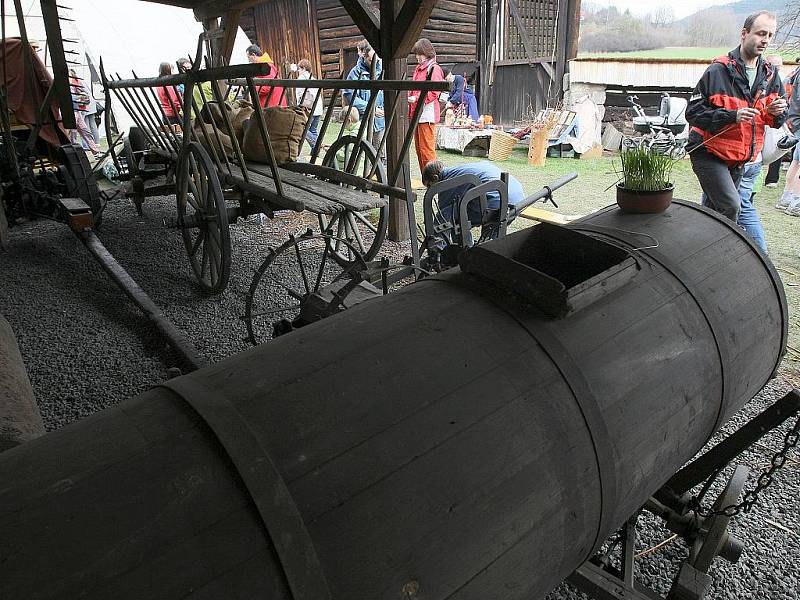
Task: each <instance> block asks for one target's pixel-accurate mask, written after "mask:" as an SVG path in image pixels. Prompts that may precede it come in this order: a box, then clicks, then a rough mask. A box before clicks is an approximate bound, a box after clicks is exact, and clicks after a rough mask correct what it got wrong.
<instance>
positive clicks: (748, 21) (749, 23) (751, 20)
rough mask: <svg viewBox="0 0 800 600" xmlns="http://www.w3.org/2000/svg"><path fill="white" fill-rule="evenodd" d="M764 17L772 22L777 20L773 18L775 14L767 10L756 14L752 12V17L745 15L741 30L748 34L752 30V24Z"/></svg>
mask: <svg viewBox="0 0 800 600" xmlns="http://www.w3.org/2000/svg"><path fill="white" fill-rule="evenodd" d="M764 15H766V16H768V17H769V18H770V19H772V20H773V21H777V20H778V17H776V16H775V13H772V12H769V11H768V10H760V11H758V12H754V13H753V14H752V15H747V18H746V19H745V20H744V25H742V29H744V30H745V31H747V32H748V33H749V32H750V30H751V29H752V28H753V23H755V22H756V19H757V18H758V17H761V16H764Z"/></svg>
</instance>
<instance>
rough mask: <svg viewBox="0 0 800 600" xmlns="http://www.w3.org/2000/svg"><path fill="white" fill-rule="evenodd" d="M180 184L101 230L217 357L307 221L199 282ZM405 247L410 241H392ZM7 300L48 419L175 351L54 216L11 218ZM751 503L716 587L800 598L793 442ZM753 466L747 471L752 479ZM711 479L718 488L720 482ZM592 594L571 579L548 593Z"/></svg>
mask: <svg viewBox="0 0 800 600" xmlns="http://www.w3.org/2000/svg"><path fill="white" fill-rule="evenodd" d="M174 215H175V206H174V197H170V198H151V199H149V200H148V202H147V203H146V204H145V216H144V217H138V216H137V215H136V213H135V211H134V210H133V208H132V207H131V206H130V205H129V204H128V203H127V202H126V201H124V200H123V201H114V202H112V203H111V204H109V206H108V207H107V209H106V213H105V216H104V224H103V228H102V231H101V232H100V236H101V238H102V240H103V241H104V243H105V244H106V246H107V247H108V249H109V251H110V252H111V253H112V254H113V255H114V256H115V257H116V258H117V260H118V261H119V262H120V263H121V264H122V265H123V266H124V267H125V269H127V270H128V272H129V273H130V274H131V276H133V278H134V279H135V280H136V281H137V282H138V283H139V285H141V287H142V288H143V289H144V290H145V291H146V292H147V293H148V294H149V295H150V296H151V298H152V299H153V300H154V301H155V302H156V304H158V305H159V306H160V307H161V308H162V310H163V311H164V313H165V314H166V315H167V317H168V318H170V319H171V320H172V321H173V323H175V325H176V326H178V327H179V328H180V329H182V330H183V331H185V332H186V333H187V334H188V336H189V338H190V339H192V340H193V341H194V343H195V344H196V346H197V348H198V350H199V352H200V354H201V356H202V357H203V358H204V359H205V360H207V361H209V362H214V361H217V360H219V359H221V358H224V357H227V356H230V355H231V354H234V353H237V352H240V351H242V350H244V349H246V348H247V347H248V344H247V343H246V342H245V341H244V338H245V336H246V330H245V327H244V323H243V322H242V321H241V320H240V319H239V317H240V316H241V315H243V314H244V303H245V293H246V292H247V289H248V288H249V285H250V281H251V278H252V276H253V272H254V270H255V269H256V268H257V267H258V265H259V264H260V263H261V262H262V261H263V260H264V258H265V256H266V254H267V252H268V248H269V247H270V246H273V247H275V246H278V245H279V244H280V243H282V242H283V241H285V240H286V235H287V234H288V233H289V232H295V231H302V230H304V229H305V222H304V218H305V217H303V216H299V215H296V214H294V213H287V214H283V215H278V216H277V218H276V219H275V220H273V221H269V220H267V221H265V222H264V224H263V225H261V224H259V223H258V221H256V220H255V219H254V218H253V217H251V218H250V220H248V221H240V222H239V223H237V224H235V225H233V226H232V227H231V239H232V246H233V267H232V273H231V280H230V284H229V287H228V290H227V291H226V292H225V293H224V294H222V295H219V296H213V297H204V296H201V295H199V294H198V292H197V287H196V285H195V283H194V276H193V274H192V273H191V270H190V268H189V265H188V260H187V259H186V255H185V251H184V248H183V244H182V241H181V238H180V234H179V233H178V232H177V231H175V230H171V229H168V228H167V227H166V226H165V225H164V221H165V220H166V221H169V220H170V219H172V218H174ZM387 245H388V246H387V247H388V248H389V250H390V252H391V253H393V254H395V255H396V256H401V255H402V254H403V253H404V252H405V251H406V249H405V248H404V247H401V246H398V245H392V244H389V243H387ZM0 281H2V285H0V313H3V314H4V316H5V317H6V318H7V319H8V321H9V323H10V324H11V326H12V327H13V328H14V330H15V332H16V334H17V339H18V342H19V346H20V349H21V351H22V355H23V357H24V359H25V361H26V364H27V367H28V372H29V374H30V378H31V383H32V384H33V388H34V391H35V393H36V398H37V400H38V402H39V404H40V407H41V410H42V416H43V418H44V421H45V424H46V427H47V428H48V429H49V430H53V429H58V428H60V427H63V426H64V425H67V424H68V423H71V422H73V421H76V420H78V419H81V418H82V417H84V416H87V415H89V414H91V413H93V412H95V411H98V410H102V409H103V408H106V407H108V406H113V405H115V404H117V403H118V402H120V401H122V400H124V399H126V398H130V397H132V396H135V395H136V394H139V393H140V392H142V391H144V390H146V389H148V388H149V387H151V386H152V385H154V384H156V383H158V382H160V381H162V380H164V379H165V378H166V377H167V370H168V368H169V367H171V366H174V364H175V358H174V356H172V353H171V351H170V350H169V349H168V348H167V347H166V346H165V343H164V342H163V340H162V339H161V338H160V337H159V336H158V335H157V334H156V332H155V331H154V330H153V328H152V327H150V326H149V325H147V323H146V322H145V319H144V318H143V317H142V316H141V314H140V313H139V312H138V311H137V310H136V309H135V308H134V307H132V306H131V305H130V303H129V302H127V301H126V299H125V297H124V296H123V294H122V292H121V291H119V289H118V288H117V287H116V286H115V285H114V284H113V283H112V282H111V281H110V280H109V279H108V278H107V277H106V275H105V274H104V272H103V271H102V270H101V269H100V267H99V266H98V265H97V264H96V263H95V262H94V260H93V259H92V257H91V256H90V255H89V253H88V252H87V251H86V250H84V248H83V247H82V244H81V243H80V241H78V239H77V238H76V237H75V236H74V235H73V234H72V233H71V232H70V231H69V230H68V229H67V227H65V226H63V225H58V224H53V223H50V222H46V221H39V222H34V223H28V224H25V225H22V226H20V227H18V228H15V229H14V230H12V233H11V247H10V249H9V251H8V252H7V253H5V254H3V253H0ZM793 383H794V384H795V385H796V382H791V381H789V380H787V378H785V377H778V378H777V379H775V380H774V381H773V382H772V383H771V384H770V385H769V386H768V387H767V388H766V389H765V390H764V391H763V392H762V393H761V394H759V396H757V397H756V398H755V399H754V400H753V402H751V403H750V404H749V405H748V406H747V407H745V408H744V409H743V410H742V411H740V413H739V414H737V415H736V416H735V418H734V419H733V420H732V421H731V422H730V423H729V424H728V425H727V426H726V428H725V430H726V431H732V430H733V429H735V428H736V427H737V426H739V425H741V424H742V423H744V422H745V421H746V420H747V419H748V418H751V417H752V416H753V415H755V414H757V413H758V412H759V411H760V410H762V409H763V408H764V407H765V406H766V405H768V404H770V403H771V402H773V401H775V400H777V399H778V398H780V397H781V396H782V395H783V394H784V393H785V392H786V391H788V390H789V389H790V388H791V384H793ZM786 429H787V426H785V427H784V428H783V429H782V430H780V431H778V432H774V433H773V434H770V435H769V436H767V437H766V438H765V439H764V440H763V447H761V446H760V447H755V448H754V449H753V451H751V452H748V453H746V454H745V455H744V456H743V457H742V462H744V463H746V464H748V465H749V466H750V467H751V468H752V469H753V471H755V472H759V471H760V470H761V469H763V468H764V466H765V465H766V464H768V462H769V457H770V455H771V453H772V450H771V449H773V448H777V447H779V446H780V443H781V441H782V437H783V432H784V431H785V430H786ZM790 456H791V457H793V458H792V459H791V460H790V461H788V462H787V466H786V467H785V468H784V469H783V470H781V471H780V472H779V474H778V476H777V477H776V483H775V484H774V485H773V486H772V487H770V488H769V489H767V490H766V491H765V492H764V493H763V494H762V495H761V501H760V502H759V503H758V504H757V505H756V506H755V507H754V509H753V510H752V511H751V512H750V513H747V514H743V515H740V516H738V517H735V518H734V519H733V520H732V525H731V529H732V533H733V534H734V535H735V536H737V537H738V538H739V539H741V540H742V541H743V542H744V543H745V550H744V553H743V555H742V558H741V560H740V561H739V562H738V563H737V564H735V565H734V564H729V563H726V562H724V561H722V560H720V559H717V560H716V561H715V564H714V568H713V569H712V576H713V580H714V584H713V587H712V590H711V593H710V595H709V597H710V598H715V599H716V598H726V599H728V598H729V599H744V598H752V599H764V600H766V599H770V600H777V599H796V598H798V597H800V579H798V575H797V565H798V564H800V500H799V499H798V490H800V462H798V460H797V459H798V456H797V453H796V452H792V453H791V454H790ZM753 482H754V477H753V476H751V478H750V481H749V482H748V485H749V486H752V485H753ZM712 491H713V490H712ZM639 535H640V537H639V543H638V548H637V550H639V551H645V550H647V549H649V548H652V547H653V546H655V545H656V544H658V543H659V542H662V541H664V540H666V539H667V538H669V537H670V535H671V534H670V532H669V531H667V530H666V529H665V528H664V527H663V526H662V525H661V524H660V522H658V521H657V520H655V519H653V518H647V517H646V516H645V517H643V518H642V520H641V526H640V528H639ZM686 555H687V551H686V549H685V547H684V545H683V544H682V543H680V542H674V543H671V544H668V545H666V546H665V547H664V548H662V549H660V550H658V551H655V552H651V553H649V554H647V555H646V556H644V557H642V558H641V559H638V560H637V562H636V565H637V569H638V574H637V580H638V581H639V582H640V583H641V584H644V585H647V586H649V587H651V588H652V589H654V590H655V591H657V592H659V593H662V594H666V592H667V591H668V589H669V586H670V582H671V579H672V577H673V575H674V573H675V572H676V569H677V565H678V564H679V562H680V560H682V559H684V558H685V557H686ZM573 598H586V596H584V595H582V594H580V593H577V592H575V591H574V590H572V589H571V588H569V587H568V586H566V585H562V586H561V587H559V588H558V589H556V590H554V591H553V592H552V593H551V594H550V595H548V596H547V599H548V600H556V599H559V600H561V599H564V600H566V599H573Z"/></svg>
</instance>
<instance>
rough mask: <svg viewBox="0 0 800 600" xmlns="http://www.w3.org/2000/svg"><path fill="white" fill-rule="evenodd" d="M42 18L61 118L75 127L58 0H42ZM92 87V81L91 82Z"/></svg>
mask: <svg viewBox="0 0 800 600" xmlns="http://www.w3.org/2000/svg"><path fill="white" fill-rule="evenodd" d="M41 6H42V19H43V20H44V30H45V35H47V46H48V47H49V49H50V60H51V62H52V68H53V84H52V85H53V97H54V98H55V99H56V101H57V102H58V107H59V109H60V110H61V120H62V123H63V125H64V127H66V128H67V129H74V128H75V127H76V125H75V119H76V117H75V113H74V111H73V109H72V95H71V94H70V91H71V90H70V82H69V68H68V67H67V59H66V56H65V54H64V40H63V38H62V37H61V24H60V22H59V16H58V6H57V5H56V0H42V3H41ZM89 88H90V89H91V82H90V83H89Z"/></svg>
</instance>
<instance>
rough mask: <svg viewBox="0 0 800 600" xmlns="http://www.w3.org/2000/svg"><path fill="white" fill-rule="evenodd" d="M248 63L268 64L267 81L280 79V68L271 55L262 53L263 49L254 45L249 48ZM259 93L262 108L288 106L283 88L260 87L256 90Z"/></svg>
mask: <svg viewBox="0 0 800 600" xmlns="http://www.w3.org/2000/svg"><path fill="white" fill-rule="evenodd" d="M246 52H247V61H248V62H251V63H267V64H268V65H269V73H267V74H266V75H264V77H265V78H266V79H277V78H278V67H277V65H275V63H273V62H272V58H271V57H270V55H269V54H267V53H266V52H264V51H262V50H261V48H259V47H258V46H256V45H255V44H253V45H252V46H248V47H247V50H246ZM256 90H257V91H258V102H259V104H261V107H262V108H267V107H269V106H286V94H284V93H283V87H281V86H278V85H260V86H258V87H257V88H256Z"/></svg>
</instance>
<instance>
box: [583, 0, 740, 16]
mask: <svg viewBox="0 0 800 600" xmlns="http://www.w3.org/2000/svg"><path fill="white" fill-rule="evenodd" d="M588 1H589V2H591V3H592V4H597V5H599V6H616V7H617V8H619V9H620V10H625V9H630V11H631V12H632V13H635V14H644V13H648V12H653V11H654V10H655V9H656V8H658V7H659V6H661V5H664V6H670V7H672V11H673V12H674V13H675V18H676V19H682V18H683V17H686V16H688V15H690V14H692V13H695V12H697V11H698V10H702V9H704V8H709V7H710V6H718V5H720V4H730V3H731V0H699V1H696V0H669V1H664V0H650V1H649V2H642V0H588Z"/></svg>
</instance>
